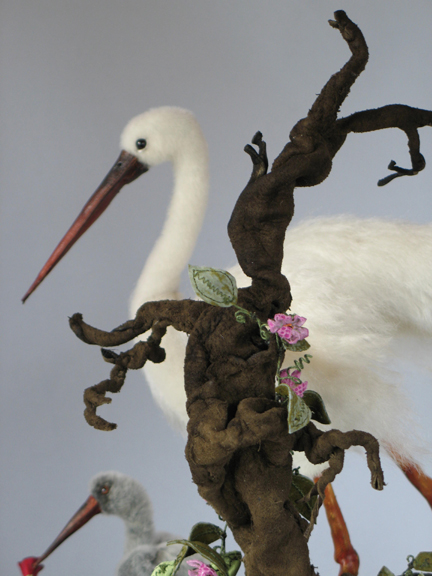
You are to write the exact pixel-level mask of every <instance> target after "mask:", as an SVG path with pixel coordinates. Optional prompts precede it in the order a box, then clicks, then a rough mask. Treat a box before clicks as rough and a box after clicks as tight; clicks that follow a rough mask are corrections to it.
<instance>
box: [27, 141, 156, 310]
mask: <svg viewBox="0 0 432 576" xmlns="http://www.w3.org/2000/svg"><path fill="white" fill-rule="evenodd" d="M147 170H148V166H145V165H144V164H142V163H141V162H140V161H139V160H138V159H137V158H136V157H135V156H134V155H133V154H129V152H125V151H124V150H122V152H121V153H120V156H119V157H118V158H117V160H116V162H115V164H114V166H113V167H112V168H111V170H110V171H109V172H108V174H107V175H106V177H105V179H104V180H103V182H102V183H101V185H100V186H99V188H98V189H97V190H96V192H95V193H94V194H93V196H92V197H91V198H90V200H89V201H88V202H87V204H86V205H85V206H84V208H83V209H82V210H81V212H80V214H79V216H78V218H77V219H76V220H75V222H74V223H73V224H72V226H71V227H70V228H69V230H68V231H67V232H66V234H65V235H64V237H63V239H62V240H61V241H60V243H59V244H58V246H57V248H56V249H55V250H54V252H53V253H52V254H51V256H50V257H49V259H48V261H47V263H46V264H45V266H44V267H43V268H42V270H41V271H40V272H39V274H38V276H37V278H36V280H35V281H34V282H33V284H32V285H31V286H30V288H29V289H28V290H27V292H26V293H25V295H24V297H23V298H22V302H23V303H24V302H25V301H26V300H27V298H28V297H29V296H30V294H31V293H32V292H33V291H34V290H35V289H36V288H37V287H38V286H39V284H40V283H41V282H42V280H43V279H44V278H45V276H47V275H48V274H49V273H50V272H51V270H52V269H53V268H54V266H55V265H56V264H57V262H59V261H60V260H61V258H63V256H64V255H65V254H66V253H67V252H68V251H69V250H70V249H71V248H72V246H73V245H74V244H75V242H76V241H77V240H78V238H79V237H80V236H82V235H83V234H84V232H85V231H86V230H87V229H88V228H90V226H91V225H92V224H93V222H95V221H96V220H97V219H98V218H99V216H100V215H101V214H102V212H104V210H105V209H106V208H107V207H108V205H109V204H110V202H111V200H112V199H113V198H114V196H116V194H118V192H120V190H121V189H122V188H123V186H124V185H125V184H129V182H132V181H133V180H135V179H136V178H138V176H140V175H141V174H143V173H144V172H147Z"/></svg>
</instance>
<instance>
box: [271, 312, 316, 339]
mask: <svg viewBox="0 0 432 576" xmlns="http://www.w3.org/2000/svg"><path fill="white" fill-rule="evenodd" d="M305 322H306V318H303V317H302V316H297V314H291V315H287V314H275V317H274V320H271V319H269V320H267V324H268V327H269V329H270V332H273V333H274V332H277V333H278V334H279V336H280V337H281V338H283V339H284V340H286V341H287V342H288V344H297V342H298V341H299V340H304V338H306V337H307V336H309V330H308V329H307V328H302V326H303V324H304V323H305Z"/></svg>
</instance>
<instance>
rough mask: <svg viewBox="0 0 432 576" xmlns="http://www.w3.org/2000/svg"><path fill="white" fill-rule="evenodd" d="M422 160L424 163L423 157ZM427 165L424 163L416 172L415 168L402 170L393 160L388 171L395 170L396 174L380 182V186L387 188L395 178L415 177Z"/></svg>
mask: <svg viewBox="0 0 432 576" xmlns="http://www.w3.org/2000/svg"><path fill="white" fill-rule="evenodd" d="M422 159H423V162H424V158H423V156H422ZM425 165H426V162H424V163H423V166H420V167H419V170H414V169H413V168H401V167H400V166H397V165H396V162H395V161H394V160H391V161H390V164H389V165H388V169H389V170H393V172H395V174H389V175H388V176H386V177H385V178H381V180H378V186H385V185H386V184H388V183H389V182H391V181H392V180H394V179H395V178H399V177H400V176H415V175H416V174H418V173H419V171H420V170H423V168H424V166H425Z"/></svg>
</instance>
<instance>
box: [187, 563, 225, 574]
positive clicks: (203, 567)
mask: <svg viewBox="0 0 432 576" xmlns="http://www.w3.org/2000/svg"><path fill="white" fill-rule="evenodd" d="M186 562H187V563H188V564H189V566H194V567H195V570H188V575H189V576H218V575H217V572H216V570H213V568H210V566H207V564H204V562H201V561H200V560H186Z"/></svg>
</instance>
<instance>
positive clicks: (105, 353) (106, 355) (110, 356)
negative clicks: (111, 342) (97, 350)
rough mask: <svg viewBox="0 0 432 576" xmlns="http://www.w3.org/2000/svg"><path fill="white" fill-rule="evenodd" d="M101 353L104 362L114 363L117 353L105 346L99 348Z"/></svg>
mask: <svg viewBox="0 0 432 576" xmlns="http://www.w3.org/2000/svg"><path fill="white" fill-rule="evenodd" d="M101 354H102V358H103V359H104V360H105V362H109V363H110V364H115V361H116V360H117V358H118V357H119V355H118V354H117V353H116V352H113V351H112V350H107V349H106V348H101Z"/></svg>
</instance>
